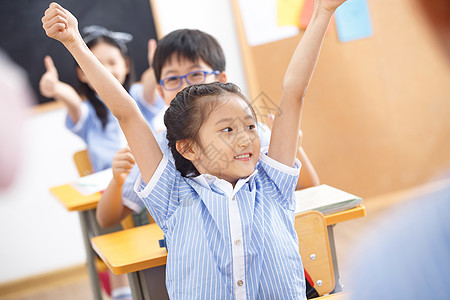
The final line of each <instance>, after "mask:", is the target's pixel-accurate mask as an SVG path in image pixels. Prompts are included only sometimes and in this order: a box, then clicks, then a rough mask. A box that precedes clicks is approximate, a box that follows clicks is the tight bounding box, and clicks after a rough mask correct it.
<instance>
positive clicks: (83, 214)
mask: <svg viewBox="0 0 450 300" xmlns="http://www.w3.org/2000/svg"><path fill="white" fill-rule="evenodd" d="M78 214H79V216H80V224H81V231H82V233H83V241H84V247H85V248H86V260H87V267H88V272H89V279H90V281H91V287H92V292H93V293H94V299H95V300H102V293H101V289H100V281H99V279H98V274H97V268H96V267H95V257H96V256H95V252H94V250H93V249H92V247H91V241H90V237H89V232H90V230H89V228H90V226H89V220H88V212H87V211H80V212H79V213H78Z"/></svg>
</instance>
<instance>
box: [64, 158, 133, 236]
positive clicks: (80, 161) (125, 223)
mask: <svg viewBox="0 0 450 300" xmlns="http://www.w3.org/2000/svg"><path fill="white" fill-rule="evenodd" d="M73 161H74V162H75V166H76V167H77V170H78V173H79V174H80V177H83V176H86V175H89V174H92V173H94V169H93V168H92V164H91V161H90V160H89V155H88V152H87V150H86V149H85V150H80V151H77V152H75V154H74V155H73ZM120 225H122V228H123V229H129V228H133V227H134V226H135V225H134V221H133V216H132V215H131V214H130V215H128V216H127V217H126V218H125V219H123V220H122V221H121V222H120Z"/></svg>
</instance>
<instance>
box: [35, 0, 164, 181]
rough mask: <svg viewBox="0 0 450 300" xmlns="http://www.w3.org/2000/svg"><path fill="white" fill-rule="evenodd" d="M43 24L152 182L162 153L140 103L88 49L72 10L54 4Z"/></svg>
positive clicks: (142, 172) (43, 19) (45, 16)
mask: <svg viewBox="0 0 450 300" xmlns="http://www.w3.org/2000/svg"><path fill="white" fill-rule="evenodd" d="M42 24H43V27H44V29H45V32H46V34H47V35H48V36H49V37H51V38H53V39H55V40H58V41H60V42H61V43H62V44H63V45H64V46H65V47H66V48H67V50H69V52H70V53H71V54H72V56H73V57H74V58H75V60H76V61H77V62H78V65H79V66H80V67H81V69H82V70H83V72H84V73H85V75H86V76H87V78H88V80H89V82H90V83H91V84H92V86H93V87H94V88H95V90H96V92H97V93H98V95H99V96H100V98H101V99H102V100H103V101H104V102H105V104H106V105H107V106H108V108H109V109H110V110H111V112H112V113H113V114H114V115H115V116H116V118H117V119H118V120H119V122H120V126H121V127H122V130H123V132H124V133H125V136H126V138H127V141H128V144H129V145H130V148H131V151H132V152H133V155H134V157H135V158H136V161H137V164H138V166H139V169H140V171H141V174H142V177H143V178H144V180H145V181H146V182H148V181H149V180H150V178H151V176H152V175H153V173H154V171H155V170H156V168H157V166H158V164H159V162H160V161H161V158H162V153H161V150H160V148H159V146H158V144H157V142H156V140H155V137H154V136H153V133H152V132H151V130H150V128H149V127H148V125H147V122H146V121H145V119H144V117H143V116H142V114H141V112H140V111H139V108H138V106H137V105H136V102H135V101H134V100H133V98H131V96H130V95H129V94H128V92H127V91H126V90H125V89H124V88H123V87H122V85H121V84H120V83H119V82H118V81H117V80H116V78H115V77H114V76H113V75H112V74H111V73H110V72H109V71H108V70H107V69H106V68H105V67H104V66H103V65H102V64H101V63H100V62H99V61H98V59H97V58H96V57H95V56H94V54H92V52H91V51H90V50H89V48H88V47H87V46H86V44H85V43H84V41H83V39H82V38H81V35H80V33H79V31H78V21H77V19H76V18H75V17H74V16H73V15H72V14H71V13H70V12H69V11H68V10H66V9H64V8H63V7H62V6H60V5H59V4H56V3H51V4H50V6H49V8H48V9H47V10H46V11H45V15H44V17H43V18H42ZM149 154H150V155H149Z"/></svg>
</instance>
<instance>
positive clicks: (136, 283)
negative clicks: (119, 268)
mask: <svg viewBox="0 0 450 300" xmlns="http://www.w3.org/2000/svg"><path fill="white" fill-rule="evenodd" d="M127 275H128V281H129V282H130V289H131V296H133V300H144V292H143V291H142V285H141V280H140V279H139V277H140V276H139V272H133V273H128V274H127Z"/></svg>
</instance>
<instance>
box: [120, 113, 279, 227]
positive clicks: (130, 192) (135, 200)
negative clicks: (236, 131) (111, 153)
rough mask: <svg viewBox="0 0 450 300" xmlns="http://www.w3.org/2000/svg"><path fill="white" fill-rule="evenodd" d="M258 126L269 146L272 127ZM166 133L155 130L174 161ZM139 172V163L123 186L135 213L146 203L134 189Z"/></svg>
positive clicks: (124, 196)
mask: <svg viewBox="0 0 450 300" xmlns="http://www.w3.org/2000/svg"><path fill="white" fill-rule="evenodd" d="M164 112H165V111H164ZM161 113H163V111H161ZM156 118H157V117H155V119H156ZM154 122H155V120H154ZM163 125H164V124H163ZM155 128H156V126H154V127H153V129H155ZM256 128H257V130H258V135H259V139H260V141H261V148H264V147H269V144H270V135H271V133H272V132H271V130H270V128H269V127H268V126H267V125H266V124H264V123H260V122H258V123H257V127H256ZM166 134H167V130H166V129H163V130H162V131H158V132H155V138H156V141H157V142H158V145H159V147H160V148H161V151H162V152H163V154H164V155H166V156H167V157H168V159H169V160H171V161H173V156H172V152H171V151H170V149H169V147H168V146H167V144H168V141H167V139H166ZM139 174H140V173H139V168H138V167H137V165H134V167H133V169H132V170H131V172H130V174H129V175H128V177H127V179H126V180H125V182H124V184H123V187H122V202H123V205H125V206H126V207H128V208H129V209H131V210H132V211H133V212H134V213H140V212H141V211H142V209H143V208H144V203H143V202H142V201H141V199H140V198H139V196H138V195H137V194H136V193H135V191H134V183H135V182H136V179H137V178H138V176H139ZM136 225H138V226H139V224H136Z"/></svg>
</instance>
